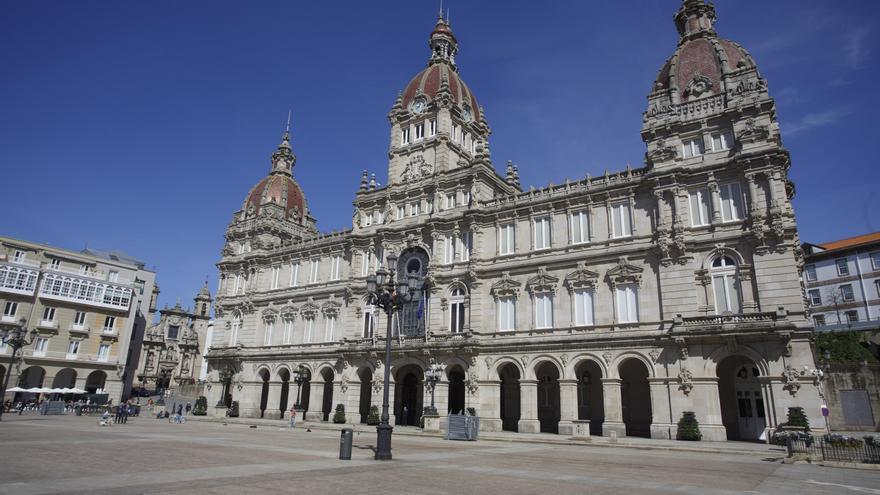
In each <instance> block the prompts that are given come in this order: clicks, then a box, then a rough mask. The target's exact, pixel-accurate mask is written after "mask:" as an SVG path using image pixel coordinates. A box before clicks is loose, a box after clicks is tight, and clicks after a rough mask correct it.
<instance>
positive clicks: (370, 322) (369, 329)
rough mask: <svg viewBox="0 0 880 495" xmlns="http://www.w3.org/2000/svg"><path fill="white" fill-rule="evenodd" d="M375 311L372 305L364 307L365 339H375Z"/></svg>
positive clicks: (363, 334) (363, 335)
mask: <svg viewBox="0 0 880 495" xmlns="http://www.w3.org/2000/svg"><path fill="white" fill-rule="evenodd" d="M374 312H375V309H374V307H373V306H371V305H367V306H365V307H364V331H363V333H362V334H361V336H362V337H363V338H365V339H371V338H373V332H374V331H375V330H376V319H375V318H374Z"/></svg>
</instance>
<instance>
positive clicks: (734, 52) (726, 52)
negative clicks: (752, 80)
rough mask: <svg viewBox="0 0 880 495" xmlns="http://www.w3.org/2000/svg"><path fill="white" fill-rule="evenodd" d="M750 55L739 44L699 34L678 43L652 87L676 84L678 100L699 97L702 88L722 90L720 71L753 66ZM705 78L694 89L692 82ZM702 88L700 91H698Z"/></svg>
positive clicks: (721, 72)
mask: <svg viewBox="0 0 880 495" xmlns="http://www.w3.org/2000/svg"><path fill="white" fill-rule="evenodd" d="M722 57H723V59H725V60H726V64H727V66H726V69H725V67H724V62H723V61H722ZM754 65H755V62H754V60H753V59H752V57H751V55H749V53H748V52H747V51H746V50H745V49H744V48H743V47H741V46H740V45H738V44H737V43H734V42H732V41H729V40H723V39H719V38H714V37H699V38H693V39H689V40H686V41H685V42H684V43H682V44H680V45H679V46H678V48H677V49H676V50H675V53H674V54H673V55H672V57H670V58H669V60H667V61H666V63H665V64H664V65H663V67H662V68H661V69H660V73H659V74H658V76H657V80H656V81H655V85H654V87H655V89H669V88H672V87H676V88H678V96H679V98H680V101H682V102H686V101H688V100H690V99H695V98H698V97H700V96H701V95H703V94H704V93H706V92H709V91H711V93H712V94H719V93H721V92H722V87H721V84H722V75H723V74H724V73H725V72H731V71H734V70H737V69H741V68H745V67H754ZM698 78H699V79H702V80H704V81H705V85H706V88H705V90H702V89H703V88H698V89H699V90H698V91H694V90H693V87H692V83H695V82H697V79H698ZM700 90H702V91H700Z"/></svg>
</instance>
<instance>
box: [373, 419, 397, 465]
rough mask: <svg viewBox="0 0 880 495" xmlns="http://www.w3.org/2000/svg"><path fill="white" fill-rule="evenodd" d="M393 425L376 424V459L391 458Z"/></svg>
mask: <svg viewBox="0 0 880 495" xmlns="http://www.w3.org/2000/svg"><path fill="white" fill-rule="evenodd" d="M392 431H394V427H393V426H391V425H389V424H380V425H378V426H376V434H377V438H376V456H375V457H374V459H375V460H377V461H390V460H391V432H392Z"/></svg>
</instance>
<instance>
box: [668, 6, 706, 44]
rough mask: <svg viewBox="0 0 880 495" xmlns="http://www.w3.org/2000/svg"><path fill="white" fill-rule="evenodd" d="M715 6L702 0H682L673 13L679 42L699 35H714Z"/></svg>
mask: <svg viewBox="0 0 880 495" xmlns="http://www.w3.org/2000/svg"><path fill="white" fill-rule="evenodd" d="M714 25H715V6H714V5H712V4H711V3H706V2H705V1H704V0H684V1H683V2H682V3H681V8H679V9H678V12H676V13H675V27H676V29H678V34H679V35H681V40H680V41H679V43H684V42H685V41H687V40H689V39H691V38H697V37H700V36H715V28H714Z"/></svg>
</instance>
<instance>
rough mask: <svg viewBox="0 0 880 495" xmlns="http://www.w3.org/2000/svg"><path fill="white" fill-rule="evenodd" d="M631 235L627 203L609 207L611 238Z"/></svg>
mask: <svg viewBox="0 0 880 495" xmlns="http://www.w3.org/2000/svg"><path fill="white" fill-rule="evenodd" d="M631 235H632V216H631V213H630V208H629V203H618V204H616V205H611V237H613V238H615V239H618V238H621V237H629V236H631Z"/></svg>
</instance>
